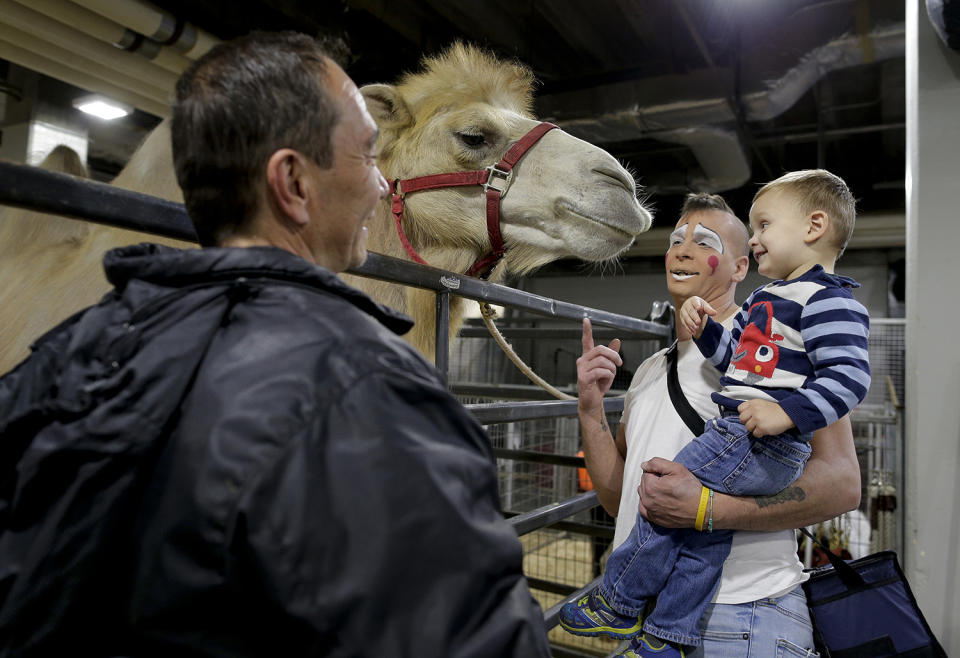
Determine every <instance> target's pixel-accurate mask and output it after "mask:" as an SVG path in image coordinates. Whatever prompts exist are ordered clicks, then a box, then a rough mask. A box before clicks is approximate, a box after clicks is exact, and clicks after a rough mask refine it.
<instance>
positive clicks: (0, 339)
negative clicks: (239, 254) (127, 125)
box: [0, 123, 195, 373]
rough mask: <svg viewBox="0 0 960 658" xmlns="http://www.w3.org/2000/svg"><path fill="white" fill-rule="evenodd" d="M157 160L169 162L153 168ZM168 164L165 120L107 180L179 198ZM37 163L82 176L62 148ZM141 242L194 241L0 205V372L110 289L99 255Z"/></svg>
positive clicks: (72, 157)
mask: <svg viewBox="0 0 960 658" xmlns="http://www.w3.org/2000/svg"><path fill="white" fill-rule="evenodd" d="M164 152H165V155H164ZM158 153H159V154H160V155H159V158H161V159H160V160H158V159H157V158H158V155H157V154H158ZM164 157H165V160H164V159H163V158H164ZM158 161H160V162H166V161H169V162H170V163H171V164H170V165H169V166H166V167H159V168H157V167H156V163H157V162H158ZM172 162H173V159H172V156H171V155H170V131H169V128H168V127H167V125H166V123H164V124H161V126H160V127H159V128H158V129H156V130H154V131H153V132H152V133H151V134H150V135H148V137H147V139H146V140H144V143H143V144H142V145H141V147H140V148H139V149H138V150H137V152H136V153H135V154H134V156H133V158H132V159H131V160H130V162H129V164H128V165H127V166H126V167H125V168H124V170H123V171H122V172H121V173H120V175H119V176H117V178H116V179H115V180H114V181H113V183H114V184H115V185H117V186H119V187H123V188H126V189H136V190H137V191H145V192H146V193H148V194H153V195H155V196H162V197H164V198H166V199H170V200H172V201H179V202H182V201H183V197H182V196H181V194H180V188H179V187H178V186H177V183H176V180H175V178H174V173H173V164H172ZM40 166H41V167H42V168H44V169H49V170H51V171H58V172H62V173H67V174H72V175H74V176H82V177H86V176H87V172H86V169H85V168H84V166H83V164H82V163H81V162H80V158H79V157H78V156H77V154H76V153H75V152H74V151H73V150H72V149H70V148H68V147H66V146H58V147H57V148H55V149H54V150H53V151H51V153H50V155H48V156H47V157H46V159H45V160H44V161H43V162H42V163H41V165H40ZM154 169H157V170H156V171H154ZM143 181H150V186H149V187H145V186H144V185H143ZM147 240H148V241H153V242H162V243H164V244H169V245H174V246H183V247H186V246H195V245H190V244H189V243H186V242H179V241H176V240H170V239H166V238H159V237H158V236H155V235H146V234H143V233H137V232H134V231H126V230H123V229H118V228H113V227H110V226H104V225H102V224H92V223H89V222H83V221H77V220H75V219H68V218H66V217H58V216H56V215H45V214H42V213H37V212H31V211H28V210H22V209H19V208H4V207H0V282H3V283H2V285H0V373H5V372H7V371H8V370H10V369H11V368H12V367H13V366H15V365H16V364H17V363H19V362H20V361H22V360H23V359H24V358H26V356H27V355H28V354H29V351H30V350H29V348H30V344H31V343H33V341H34V340H36V339H37V338H39V337H40V336H41V335H42V334H43V333H44V332H46V331H47V330H49V329H51V328H52V327H53V326H55V325H56V324H58V323H59V322H61V321H62V320H64V319H66V318H67V317H69V316H71V315H73V314H74V313H75V312H77V311H79V310H80V309H82V308H84V307H86V306H90V305H91V304H95V303H96V302H97V301H98V300H99V299H100V298H101V297H102V296H103V295H104V293H106V292H107V291H108V290H109V289H110V285H109V284H108V283H107V280H106V278H104V275H103V265H102V262H101V261H102V260H103V254H104V253H106V252H107V251H109V250H110V249H113V248H114V247H119V246H121V245H128V244H136V243H137V242H143V241H147Z"/></svg>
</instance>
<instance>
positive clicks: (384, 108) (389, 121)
mask: <svg viewBox="0 0 960 658" xmlns="http://www.w3.org/2000/svg"><path fill="white" fill-rule="evenodd" d="M360 93H361V94H363V98H364V100H365V101H366V103H367V110H368V111H369V112H370V114H371V116H373V120H374V121H376V122H377V126H378V127H379V128H380V130H381V131H385V130H400V129H402V128H404V127H406V126H408V125H410V124H412V123H413V115H412V114H411V113H410V108H408V107H407V103H406V101H404V100H403V97H402V96H401V95H400V93H399V92H398V91H397V88H396V87H394V86H393V85H379V84H378V85H364V86H363V87H361V88H360Z"/></svg>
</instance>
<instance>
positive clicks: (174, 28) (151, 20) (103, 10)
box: [73, 0, 220, 59]
mask: <svg viewBox="0 0 960 658" xmlns="http://www.w3.org/2000/svg"><path fill="white" fill-rule="evenodd" d="M73 2H74V3H75V4H78V5H80V6H82V7H86V8H87V9H89V10H90V11H92V12H95V13H97V14H100V15H101V16H104V17H105V18H109V19H110V20H112V21H115V22H117V23H119V24H120V25H123V26H124V27H127V28H130V29H131V30H133V31H134V32H137V33H139V34H142V35H144V36H146V37H147V38H149V39H153V40H154V41H156V42H158V43H159V44H161V45H163V46H169V47H170V48H173V49H174V50H176V51H178V52H181V53H183V55H184V56H186V57H189V58H190V59H197V58H198V57H200V56H201V55H203V54H204V53H205V52H207V51H208V50H210V49H211V48H213V47H214V46H215V45H217V44H218V43H220V39H218V38H217V37H215V36H213V35H212V34H210V33H209V32H206V31H204V30H201V29H200V28H198V27H195V26H193V25H191V24H189V23H186V22H184V21H183V20H181V19H179V18H177V17H175V16H173V15H172V14H170V13H167V12H165V11H163V10H162V9H159V8H158V7H155V6H154V5H151V4H149V3H147V2H142V1H141V0H73Z"/></svg>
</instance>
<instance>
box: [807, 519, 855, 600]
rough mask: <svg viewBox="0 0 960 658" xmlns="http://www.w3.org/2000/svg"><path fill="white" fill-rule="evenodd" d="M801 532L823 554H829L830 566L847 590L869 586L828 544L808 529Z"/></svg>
mask: <svg viewBox="0 0 960 658" xmlns="http://www.w3.org/2000/svg"><path fill="white" fill-rule="evenodd" d="M800 532H802V533H803V534H805V535H806V536H807V537H809V538H810V539H812V540H813V542H814V543H815V544H816V545H817V546H819V547H820V548H822V549H823V552H824V553H826V554H827V559H828V560H830V564H831V565H832V566H833V570H834V571H836V573H837V575H838V576H839V577H840V580H842V581H843V584H844V585H846V586H847V589H862V588H864V587H866V586H867V582H866V581H865V580H864V579H863V576H861V575H860V574H859V573H857V570H856V569H854V568H853V567H851V566H850V565H849V564H847V562H846V560H844V559H843V558H841V557H840V556H839V555H835V554H834V552H833V551H831V550H830V548H829V547H828V546H827V545H826V544H824V543H823V542H822V541H820V540H819V539H817V538H816V537H814V536H813V533H812V532H810V531H809V530H807V529H806V528H800Z"/></svg>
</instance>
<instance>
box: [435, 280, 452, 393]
mask: <svg viewBox="0 0 960 658" xmlns="http://www.w3.org/2000/svg"><path fill="white" fill-rule="evenodd" d="M436 297H437V321H436V323H435V326H436V341H435V343H434V350H433V356H434V365H436V366H437V370H439V371H440V373H441V374H442V375H443V383H444V384H446V383H447V380H448V379H449V373H450V292H449V291H443V290H439V291H437V295H436Z"/></svg>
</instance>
